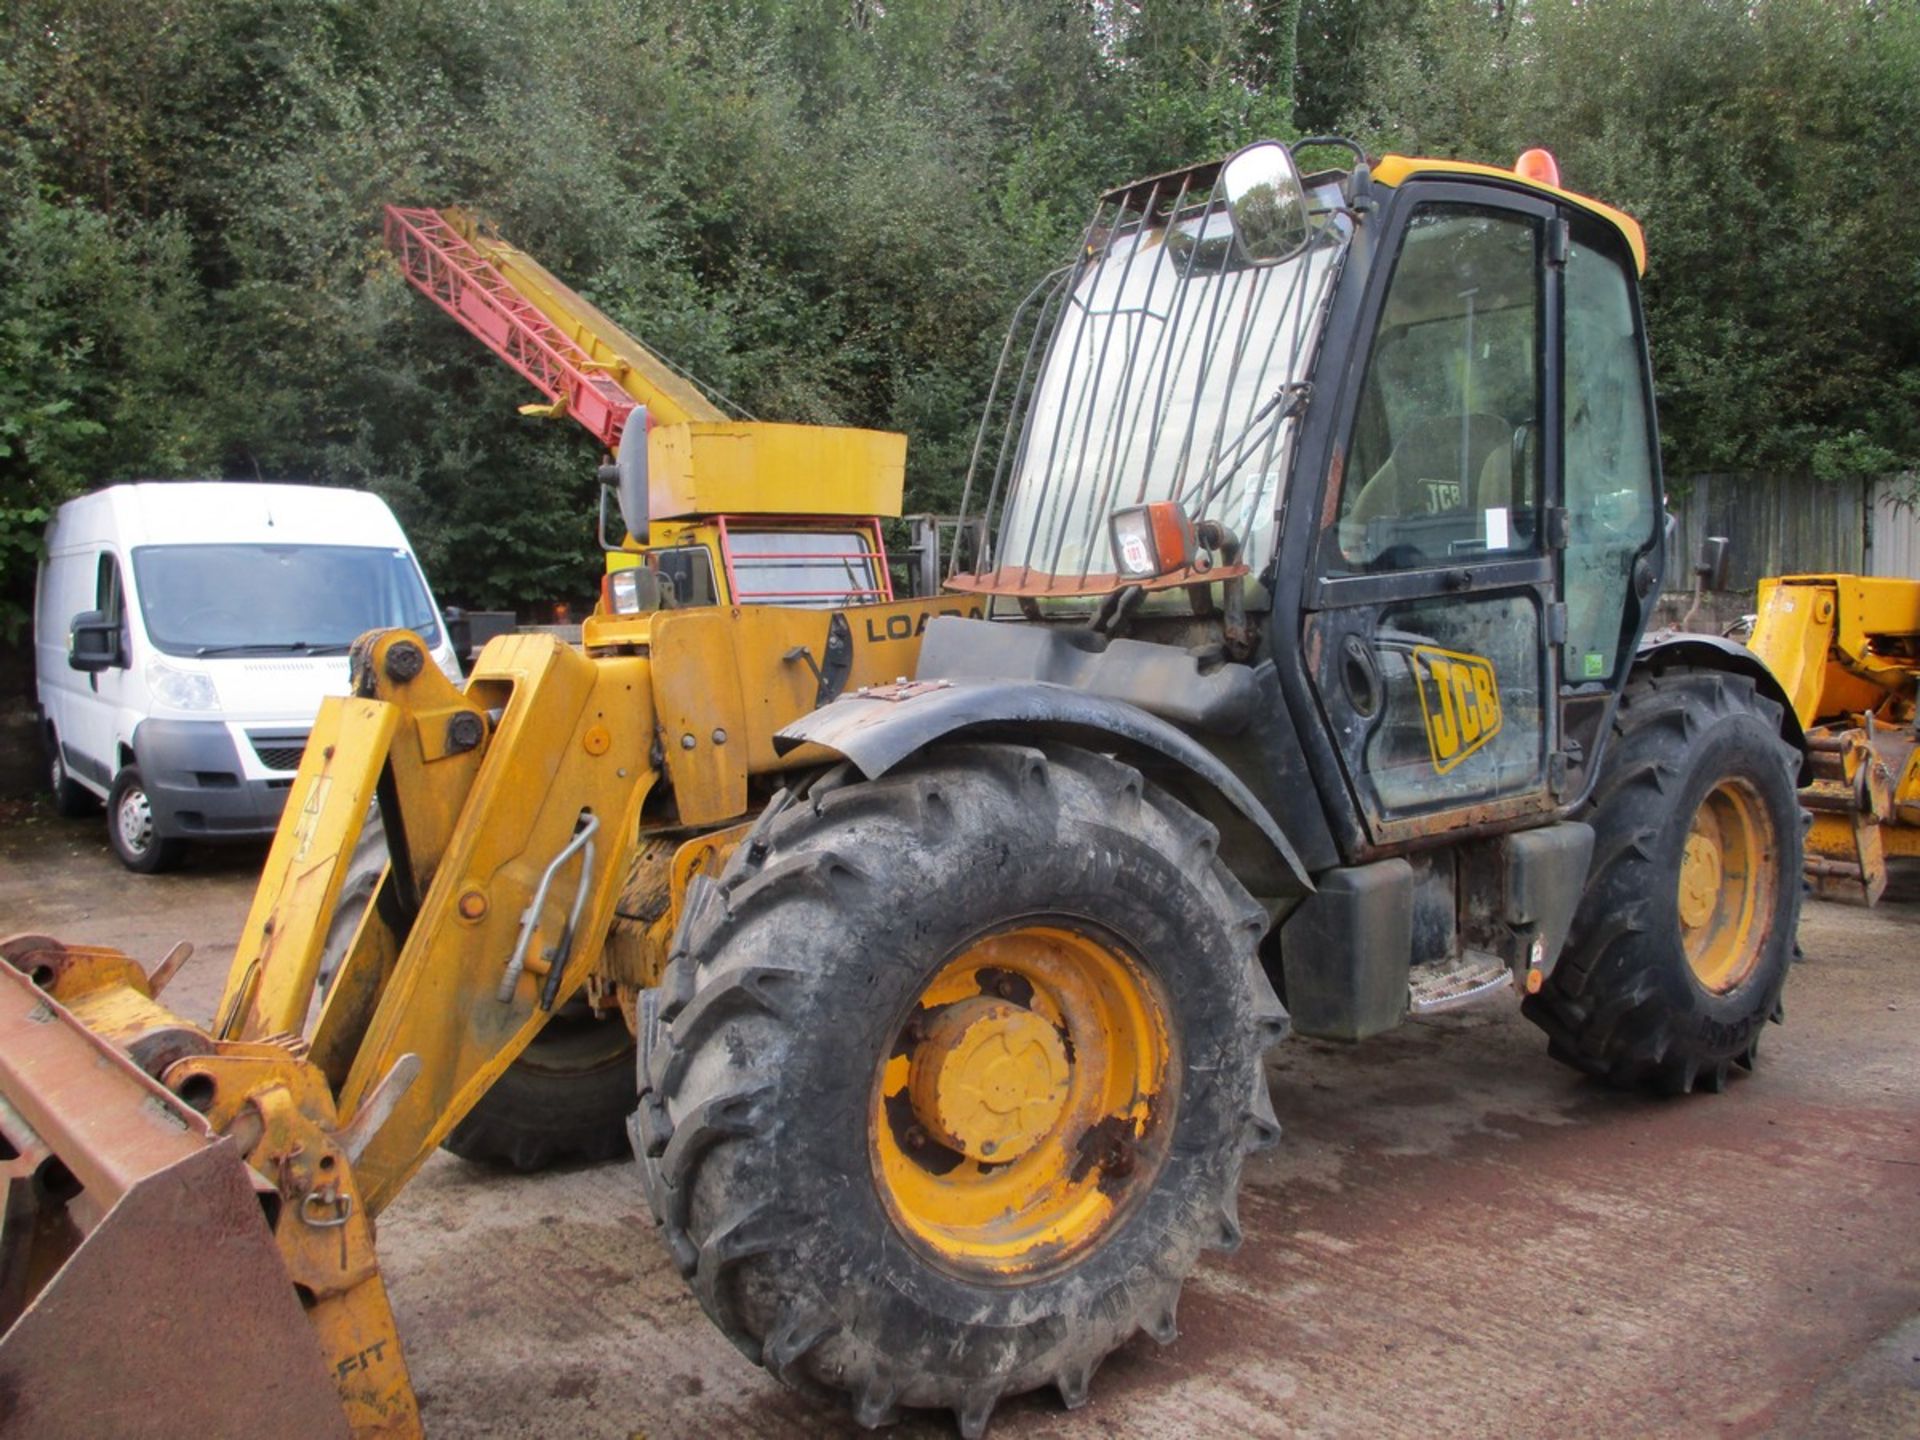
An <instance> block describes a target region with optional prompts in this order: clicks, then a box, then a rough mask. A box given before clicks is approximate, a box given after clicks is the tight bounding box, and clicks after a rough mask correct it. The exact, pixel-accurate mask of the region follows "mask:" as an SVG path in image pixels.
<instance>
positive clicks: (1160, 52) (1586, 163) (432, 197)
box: [0, 0, 1920, 624]
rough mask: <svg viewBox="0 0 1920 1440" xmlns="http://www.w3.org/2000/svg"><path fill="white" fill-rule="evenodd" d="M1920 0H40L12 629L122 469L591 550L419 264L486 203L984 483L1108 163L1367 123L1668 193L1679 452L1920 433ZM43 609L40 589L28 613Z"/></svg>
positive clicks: (754, 359)
mask: <svg viewBox="0 0 1920 1440" xmlns="http://www.w3.org/2000/svg"><path fill="white" fill-rule="evenodd" d="M1916 11H1920V7H1914V6H1911V5H1905V6H1902V5H1895V4H1891V3H1884V0H1589V3H1584V4H1575V3H1574V0H1533V3H1519V0H1512V3H1506V4H1499V3H1491V0H1193V3H1184V4H1179V5H1172V4H1153V5H1150V4H1148V3H1147V0H912V3H886V4H882V3H880V0H699V3H695V0H566V3H561V0H404V3H402V0H14V3H12V4H10V5H8V6H7V8H6V10H5V12H4V19H0V137H3V138H0V624H3V623H4V621H5V620H6V618H7V615H8V609H7V607H8V606H9V604H11V605H12V606H14V607H17V605H18V603H19V602H20V601H21V600H23V599H24V598H25V581H26V577H28V576H29V575H30V572H31V559H32V553H33V546H34V543H35V537H36V535H37V530H38V527H39V524H40V523H41V521H42V519H43V518H44V516H45V514H46V512H47V510H48V509H49V507H50V506H51V505H53V504H54V503H57V502H58V500H60V499H61V498H63V497H64V496H66V495H68V494H71V493H74V492H76V491H77V490H80V489H83V488H86V487H88V486H91V485H93V484H96V483H99V482H101V481H104V480H108V479H112V478H125V477H135V476H159V475H209V474H222V475H230V476H243V477H247V476H255V475H258V476H265V477H291V478H301V479H313V480H319V481H324V482H328V483H339V484H355V485H364V486H367V487H369V488H372V489H374V490H377V491H379V492H381V493H382V494H384V495H386V496H387V497H388V498H389V499H390V500H391V501H392V502H393V503H394V505H395V508H396V509H397V510H398V511H399V513H400V515H401V518H402V520H403V521H404V522H405V523H406V525H407V526H408V528H409V530H410V531H411V532H412V533H413V535H414V537H415V539H416V541H417V542H418V543H419V544H420V546H421V548H422V550H423V553H424V558H425V560H426V562H427V564H428V567H429V569H430V572H431V573H432V574H433V576H434V578H435V581H436V584H437V586H438V587H439V589H440V591H441V593H442V597H443V598H445V599H449V600H456V601H461V602H465V603H469V604H478V605H519V606H522V607H525V606H528V605H531V604H533V603H536V602H539V601H542V600H546V599H557V598H564V597H579V596H581V595H582V594H584V593H585V592H586V591H587V590H588V588H589V587H590V585H591V583H592V576H593V575H594V573H595V571H596V568H597V567H596V564H595V562H594V559H593V555H592V548H593V546H592V535H591V531H592V522H591V508H592V482H591V478H590V477H591V474H592V463H593V456H592V452H591V446H590V442H588V441H586V440H585V439H584V437H583V436H581V435H580V434H579V433H578V432H577V431H576V430H575V429H573V428H572V427H569V426H564V425H553V424H550V423H546V422H540V421H534V420H528V419H524V418H522V417H520V416H519V415H517V414H516V413H515V406H516V405H517V404H518V403H520V402H521V401H523V400H526V399H529V398H531V397H530V396H529V395H528V393H527V391H526V388H525V386H524V385H523V384H522V383H521V382H520V381H519V380H518V379H517V378H516V377H514V376H513V375H511V374H510V373H509V372H507V371H506V370H505V368H504V367H502V366H500V365H499V364H498V363H497V362H495V361H494V360H493V359H492V358H491V357H490V356H489V355H487V354H486V353H485V352H484V351H483V350H482V349H481V348H480V347H479V346H478V344H477V343H475V342H473V341H471V340H470V339H468V338H467V337H466V336H465V335H463V334H462V333H461V332H459V331H458V330H457V329H456V328H455V327H454V326H453V325H452V324H451V322H449V321H447V320H446V319H445V318H444V317H442V316H441V315H440V314H439V313H438V312H437V311H435V310H433V309H432V307H430V306H428V305H427V304H426V303H425V302H424V301H423V300H421V299H419V297H417V296H415V295H414V294H413V293H412V292H411V291H410V290H408V289H407V288H406V286H405V285H404V284H403V282H402V281H401V280H400V279H399V277H398V276H397V274H396V273H395V272H394V270H393V268H392V267H391V265H390V264H389V263H388V262H387V260H386V258H385V256H384V252H383V250H382V249H381V245H380V240H379V231H378V213H379V206H380V204H381V203H382V202H383V201H388V200H396V201H401V202H410V203H424V204H445V203H453V202H462V203H466V204H469V205H472V206H474V207H476V208H477V209H479V210H480V211H482V212H483V213H485V214H486V215H488V216H490V217H491V218H492V219H494V220H495V221H497V222H498V223H499V225H500V226H501V228H502V230H503V231H504V232H505V233H506V234H507V235H508V236H510V237H511V238H513V239H515V240H516V241H518V242H519V243H521V244H522V245H524V246H525V247H526V248H528V249H529V250H531V251H533V252H534V253H535V254H536V255H538V256H539V257H540V258H541V259H542V260H543V261H544V262H545V263H546V264H547V265H548V266H549V267H550V268H552V269H554V270H556V271H557V272H559V273H560V274H562V275H563V276H565V277H567V278H568V279H569V280H570V281H571V282H573V283H574V284H575V285H577V286H578V287H579V288H580V289H581V290H583V291H584V292H585V293H586V294H588V295H589V296H590V297H591V298H592V299H593V300H594V301H595V302H596V303H598V304H599V305H600V306H601V307H602V308H604V309H606V310H607V311H608V312H610V313H611V314H612V315H613V316H615V318H617V319H618V320H620V321H621V322H622V323H623V324H626V325H627V326H629V327H630V328H631V329H632V330H633V331H634V332H635V333H636V334H638V335H640V336H641V337H643V338H644V339H645V340H647V341H648V342H649V343H650V344H653V345H655V346H656V347H658V348H659V349H660V350H662V351H663V352H664V353H666V354H667V355H669V356H672V357H674V358H675V359H676V360H677V361H678V362H679V363H680V364H682V365H683V366H684V367H686V368H687V369H689V370H691V371H692V372H694V373H696V374H698V375H700V376H701V377H703V378H704V379H705V380H707V381H709V382H710V383H712V384H714V385H715V386H717V387H718V388H720V389H721V390H723V391H725V392H727V393H728V394H730V395H731V396H733V397H735V398H736V399H738V400H739V401H740V402H741V403H742V404H744V405H745V406H746V407H747V408H748V409H750V410H752V411H753V412H755V413H757V414H759V415H762V416H765V417H768V418H781V419H794V420H811V421H833V422H844V423H853V424H867V425H879V426H886V427H891V428H898V429H901V430H904V431H906V432H907V433H908V435H909V436H910V437H911V442H912V445H911V451H910V455H911V458H910V461H909V483H910V487H911V496H910V498H911V501H912V503H914V504H916V505H920V506H928V507H937V506H938V505H940V504H941V503H942V502H943V501H946V500H948V499H950V497H951V496H952V495H953V494H954V492H955V490H956V489H957V484H958V480H959V477H960V474H961V472H962V470H963V468H964V464H965V458H966V452H967V449H968V446H969V443H970V440H971V428H972V425H973V420H974V414H975V411H976V408H977V406H978V405H979V403H980V400H981V398H982V394H983V392H984V387H985V382H986V378H987V375H988V372H989V369H990V366H991V363H992V357H993V355H994V354H995V352H996V350H997V347H998V343H999V337H1000V328H1001V326H1002V324H1003V322H1004V318H1005V316H1006V314H1007V312H1008V310H1009V308H1010V307H1011V305H1012V303H1013V302H1014V300H1015V298H1016V297H1017V295H1018V294H1019V293H1020V292H1021V291H1022V290H1023V289H1024V288H1025V286H1026V285H1027V284H1029V283H1030V282H1031V280H1032V279H1033V278H1034V277H1036V276H1037V275H1038V274H1040V273H1041V272H1043V271H1044V270H1045V269H1047V268H1049V267H1050V266H1051V265H1052V264H1054V263H1057V262H1058V260H1059V259H1060V258H1062V256H1063V255H1064V254H1065V253H1066V252H1067V250H1068V249H1069V248H1070V246H1071V244H1072V240H1073V236H1074V235H1075V233H1076V232H1077V229H1078V227H1079V226H1080V224H1081V223H1082V221H1083V217H1084V215H1085V213H1086V211H1087V209H1088V206H1089V204H1090V201H1091V198H1092V195H1093V194H1094V193H1095V192H1096V191H1097V190H1098V189H1100V188H1101V187H1103V186H1105V185H1107V184H1111V183H1114V182H1116V181H1119V180H1121V179H1124V178H1127V177H1129V176H1130V175H1133V174H1138V173H1143V172H1146V171H1149V170H1153V169H1158V168H1165V167H1168V166H1171V165H1175V164H1178V163H1182V162H1185V161H1189V160H1192V159H1196V158H1200V157H1202V156H1205V155H1207V154H1209V153H1214V152H1218V151H1220V150H1223V149H1225V148H1227V147H1229V146H1231V145H1234V144H1237V143H1239V142H1241V141H1243V140H1245V139H1248V138H1251V137H1254V136H1257V135H1259V134H1262V133H1281V134H1286V133H1292V131H1291V126H1292V123H1293V99H1292V97H1293V94H1294V93H1295V91H1296V90H1297V93H1298V95H1299V104H1300V110H1299V121H1300V124H1301V125H1302V126H1305V127H1308V128H1313V129H1320V128H1332V127H1334V126H1346V127H1351V128H1352V129H1354V130H1355V131H1356V132H1357V133H1358V134H1359V135H1360V137H1361V138H1362V139H1363V140H1365V141H1366V142H1367V143H1368V144H1369V145H1370V146H1372V147H1373V148H1375V149H1380V148H1386V147H1388V146H1394V147H1400V148H1412V149H1418V150H1425V151H1428V152H1439V153H1449V154H1450V153H1458V154H1463V155H1469V156H1472V157H1474V158H1481V159H1488V160H1496V161H1502V160H1505V159H1508V158H1510V157H1511V156H1512V155H1513V154H1514V153H1515V152H1516V151H1517V150H1518V149H1519V148H1520V147H1521V146H1522V145H1524V144H1531V143H1541V142H1544V143H1547V144H1549V145H1551V146H1553V147H1554V148H1555V149H1556V150H1557V151H1558V152H1559V153H1560V155H1561V157H1562V161H1563V165H1564V167H1565V170H1566V173H1567V176H1568V179H1569V183H1571V184H1574V185H1576V186H1578V187H1581V188H1587V189H1591V190H1593V191H1594V192H1596V193H1599V194H1602V195H1604V196H1607V197H1608V198H1610V199H1613V200H1616V201H1618V202H1620V203H1622V204H1624V205H1625V206H1626V207H1627V208H1630V209H1633V210H1635V211H1636V212H1637V213H1639V214H1641V215H1642V216H1643V217H1644V218H1645V219H1646V221H1647V224H1648V228H1649V231H1650V234H1651V236H1652V244H1653V253H1654V257H1655V269H1654V272H1653V275H1652V277H1651V279H1650V288H1649V305H1650V309H1651V312H1652V314H1651V323H1652V327H1653V329H1654V333H1655V335H1656V337H1657V345H1658V347H1659V348H1658V353H1657V361H1658V364H1659V367H1660V371H1661V379H1662V385H1663V395H1662V398H1663V403H1664V407H1665V419H1666V422H1667V426H1668V434H1669V440H1670V457H1669V458H1670V460H1671V461H1674V462H1677V463H1678V464H1680V465H1683V466H1696V465H1698V466H1707V465H1711V466H1715V467H1719V468H1758V467H1763V466H1773V467H1788V468H1797V469H1805V470H1810V471H1816V470H1817V471H1820V472H1822V473H1835V474H1837V473H1848V472H1851V471H1858V470H1861V469H1873V468H1887V467H1890V466H1893V465H1896V464H1907V463H1911V462H1912V460H1913V458H1914V457H1915V455H1916V453H1920V433H1916V425H1917V424H1920V422H1917V421H1916V419H1915V416H1916V413H1920V412H1916V407H1915V403H1914V402H1915V400H1916V398H1920V395H1917V393H1916V392H1917V391H1920V334H1916V329H1917V328H1920V300H1917V298H1916V289H1917V288H1920V225H1916V224H1915V221H1916V219H1917V218H1920V216H1917V215H1916V205H1920V200H1917V199H1916V196H1915V193H1914V191H1913V190H1912V188H1911V187H1910V186H1906V185H1904V184H1903V183H1902V177H1901V175H1900V172H1899V170H1898V168H1897V166H1895V165H1891V164H1889V163H1887V161H1888V158H1889V157H1888V151H1889V150H1890V148H1891V147H1893V146H1895V145H1897V144H1898V142H1899V141H1900V140H1901V139H1902V138H1904V137H1906V136H1910V135H1913V134H1915V133H1920V123H1917V122H1920V113H1916V112H1917V111H1920V14H1917V13H1915V12H1916ZM11 613H12V615H13V616H15V617H17V615H18V610H17V608H14V609H12V611H11Z"/></svg>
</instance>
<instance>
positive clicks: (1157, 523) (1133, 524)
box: [1108, 500, 1199, 581]
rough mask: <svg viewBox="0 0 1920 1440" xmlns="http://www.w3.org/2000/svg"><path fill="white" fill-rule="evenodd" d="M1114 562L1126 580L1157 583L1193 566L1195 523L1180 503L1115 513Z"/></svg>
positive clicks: (1167, 502) (1111, 526) (1112, 526)
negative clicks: (1165, 577)
mask: <svg viewBox="0 0 1920 1440" xmlns="http://www.w3.org/2000/svg"><path fill="white" fill-rule="evenodd" d="M1108 526H1109V529H1110V531H1111V533H1112V537H1113V563H1114V565H1115V567H1116V568H1117V569H1118V570H1119V572H1120V577H1121V579H1123V580H1133V581H1140V580H1158V579H1159V578H1160V577H1161V576H1163V575H1175V574H1178V573H1179V572H1181V571H1183V570H1188V569H1191V568H1192V567H1193V562H1194V556H1195V553H1196V551H1197V550H1198V549H1199V545H1198V542H1197V541H1196V540H1195V539H1194V533H1193V521H1192V520H1190V519H1188V518H1187V512H1186V510H1185V509H1184V508H1182V507H1181V505H1180V503H1179V502H1178V501H1177V500H1156V501H1154V502H1153V503H1152V504H1149V505H1134V506H1131V507H1130V508H1128V509H1125V510H1116V511H1114V512H1113V516H1112V518H1111V519H1110V520H1109V521H1108Z"/></svg>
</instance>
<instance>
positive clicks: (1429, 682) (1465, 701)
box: [1413, 645, 1503, 775]
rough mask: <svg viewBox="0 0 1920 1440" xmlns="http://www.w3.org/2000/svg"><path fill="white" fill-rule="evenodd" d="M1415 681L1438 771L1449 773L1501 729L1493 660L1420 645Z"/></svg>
mask: <svg viewBox="0 0 1920 1440" xmlns="http://www.w3.org/2000/svg"><path fill="white" fill-rule="evenodd" d="M1413 680H1414V685H1415V687H1416V688H1417V689H1418V690H1419V692H1420V714H1421V717H1422V718H1423V719H1424V720H1425V721H1426V725H1427V751H1428V753H1429V754H1431V755H1432V757H1433V768H1434V770H1435V771H1436V772H1437V773H1439V774H1442V775H1444V774H1446V773H1447V771H1449V770H1451V769H1453V767H1454V766H1456V765H1458V764H1459V763H1460V762H1461V761H1462V760H1464V759H1466V758H1467V756H1469V755H1471V754H1472V753H1473V752H1474V751H1476V750H1478V749H1479V748H1480V747H1481V746H1482V745H1485V744H1486V743H1487V742H1488V741H1489V740H1491V739H1492V738H1493V737H1494V736H1495V735H1498V734H1499V733H1500V722H1501V719H1502V718H1503V717H1502V714H1501V710H1500V687H1499V685H1498V684H1497V683H1496V682H1495V680H1494V675H1493V664H1492V662H1491V661H1489V660H1486V659H1483V658H1482V657H1481V656H1478V655H1462V654H1460V653H1458V652H1457V651H1453V650H1439V649H1436V648H1434V647H1433V646H1431V645H1416V646H1414V648H1413Z"/></svg>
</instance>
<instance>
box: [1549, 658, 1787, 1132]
mask: <svg viewBox="0 0 1920 1440" xmlns="http://www.w3.org/2000/svg"><path fill="white" fill-rule="evenodd" d="M1780 719H1781V714H1780V708H1779V706H1777V705H1776V704H1775V703H1774V702H1773V701H1771V700H1769V699H1767V698H1766V697H1764V696H1762V695H1760V694H1758V693H1757V692H1756V691H1755V689H1754V686H1753V682H1752V681H1751V680H1750V679H1748V678H1747V677H1745V676H1740V675H1730V674H1725V673H1721V672H1717V671H1701V670H1684V669H1678V670H1672V671H1668V672H1666V673H1665V674H1662V675H1652V674H1646V675H1641V676H1638V677H1636V678H1635V679H1634V680H1633V681H1632V682H1631V683H1630V684H1629V685H1628V687H1627V691H1626V693H1625V695H1624V696H1622V698H1621V701H1620V707H1619V711H1618V713H1617V714H1616V716H1615V719H1614V725H1613V735H1612V737H1611V741H1610V743H1609V745H1608V749H1607V754H1606V756H1605V758H1604V760H1603V761H1602V769H1601V774H1600V779H1599V782H1598V783H1597V785H1596V786H1595V789H1594V796H1593V800H1592V802H1591V806H1590V810H1589V813H1588V814H1587V815H1586V816H1585V817H1584V818H1585V819H1586V820H1587V821H1588V822H1589V823H1590V824H1591V825H1592V826H1593V828H1594V849H1593V867H1592V869H1591V871H1590V872H1589V875H1588V879H1587V891H1586V894H1585V895H1584V896H1583V897H1582V898H1581V901H1580V906H1579V909H1578V911H1577V912H1576V914H1575V917H1574V922H1573V928H1572V930H1571V931H1570V933H1569V935H1568V938H1567V944H1566V948H1565V950H1564V951H1563V952H1562V954H1561V957H1560V961H1559V963H1558V964H1557V965H1556V966H1555V967H1554V969H1553V973H1552V974H1551V976H1549V978H1548V980H1547V982H1546V985H1545V986H1544V987H1543V988H1542V990H1541V991H1540V993H1539V994H1538V995H1533V996H1530V997H1528V999H1527V1001H1526V1002H1525V1005H1524V1006H1523V1009H1524V1011H1525V1013H1526V1015H1527V1017H1528V1018H1529V1019H1531V1020H1532V1021H1534V1023H1536V1024H1537V1025H1539V1026H1540V1027H1541V1028H1542V1029H1543V1030H1545V1031H1546V1032H1547V1035H1548V1037H1549V1042H1550V1043H1549V1049H1550V1052H1551V1053H1552V1054H1553V1056H1554V1057H1555V1058H1556V1059H1559V1060H1562V1061H1564V1062H1566V1063H1567V1064H1569V1065H1572V1066H1574V1067H1576V1068H1577V1069H1580V1070H1583V1071H1585V1072H1587V1073H1588V1074H1590V1075H1594V1076H1597V1077H1599V1078H1601V1079H1603V1080H1606V1081H1607V1082H1609V1083H1610V1084H1614V1085H1619V1086H1635V1085H1643V1084H1647V1085H1653V1086H1655V1087H1657V1088H1659V1089H1661V1090H1665V1091H1667V1092H1669V1093H1675V1094H1683V1093H1685V1092H1687V1091H1690V1090H1692V1089H1693V1088H1694V1086H1695V1085H1696V1084H1698V1085H1701V1086H1703V1087H1704V1088H1706V1089H1708V1090H1719V1089H1721V1088H1722V1087H1723V1086H1724V1085H1725V1084H1726V1080H1727V1076H1728V1073H1729V1070H1730V1069H1731V1068H1732V1067H1733V1066H1736V1065H1737V1066H1739V1067H1741V1068H1744V1069H1748V1070H1751V1069H1752V1068H1753V1065H1754V1059H1755V1055H1756V1052H1757V1051H1758V1048H1759V1044H1760V1032H1761V1030H1762V1028H1763V1027H1764V1026H1765V1024H1766V1022H1767V1021H1768V1020H1770V1019H1771V1020H1775V1021H1778V1020H1779V1019H1780V1018H1781V1016H1782V1009H1781V1001H1780V995H1781V990H1782V988H1783V987H1784V986H1785V984H1786V979H1787V970H1788V967H1789V966H1790V964H1791V963H1792V959H1793V954H1794V932H1795V929H1796V927H1797V925H1798V922H1799V916H1800V895H1801V888H1802V887H1801V878H1800V867H1801V852H1802V848H1803V832H1804V820H1803V815H1802V812H1801V809H1800V801H1799V797H1798V794H1797V793H1796V788H1795V782H1796V776H1797V773H1798V770H1799V765H1800V757H1799V755H1798V753H1797V752H1796V751H1795V750H1794V749H1793V747H1792V746H1790V745H1788V744H1787V743H1786V742H1785V741H1783V740H1782V739H1781V738H1780Z"/></svg>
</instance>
